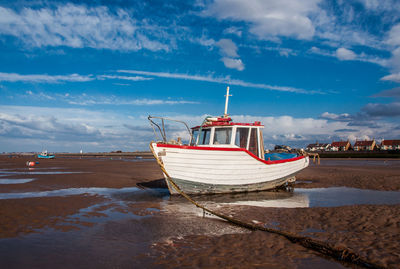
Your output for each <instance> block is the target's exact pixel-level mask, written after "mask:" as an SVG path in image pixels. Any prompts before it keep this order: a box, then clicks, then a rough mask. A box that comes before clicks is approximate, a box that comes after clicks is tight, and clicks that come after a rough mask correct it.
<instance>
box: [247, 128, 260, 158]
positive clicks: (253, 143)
mask: <svg viewBox="0 0 400 269" xmlns="http://www.w3.org/2000/svg"><path fill="white" fill-rule="evenodd" d="M249 151H250V152H251V153H253V154H254V155H256V156H258V143H257V129H256V128H252V130H251V132H250V143H249Z"/></svg>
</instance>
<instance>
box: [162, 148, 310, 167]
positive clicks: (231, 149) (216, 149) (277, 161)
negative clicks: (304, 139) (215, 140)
mask: <svg viewBox="0 0 400 269" xmlns="http://www.w3.org/2000/svg"><path fill="white" fill-rule="evenodd" d="M157 146H158V147H164V148H179V149H193V150H215V151H244V152H246V153H247V154H249V155H250V156H251V157H253V158H254V159H256V160H258V161H260V162H263V163H265V164H278V163H287V162H294V161H297V160H300V159H303V158H305V157H304V156H299V157H295V158H291V159H284V160H275V161H265V160H263V159H260V158H258V157H257V156H256V155H254V154H253V153H251V152H250V151H248V150H247V149H243V148H214V147H195V146H180V145H170V144H161V143H160V144H157Z"/></svg>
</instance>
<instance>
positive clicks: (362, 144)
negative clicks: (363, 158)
mask: <svg viewBox="0 0 400 269" xmlns="http://www.w3.org/2000/svg"><path fill="white" fill-rule="evenodd" d="M375 147H376V142H375V139H373V140H363V141H356V143H354V146H353V149H354V150H355V151H362V150H374V149H375Z"/></svg>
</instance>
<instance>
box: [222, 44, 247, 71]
mask: <svg viewBox="0 0 400 269" xmlns="http://www.w3.org/2000/svg"><path fill="white" fill-rule="evenodd" d="M216 45H217V47H219V50H220V54H221V56H222V58H221V61H222V62H223V63H224V65H225V67H227V68H231V69H236V70H238V71H243V70H244V64H243V62H242V60H241V59H239V58H238V57H239V54H238V53H237V51H238V47H237V46H236V44H235V43H233V41H232V40H230V39H221V40H219V41H218V42H217V43H216Z"/></svg>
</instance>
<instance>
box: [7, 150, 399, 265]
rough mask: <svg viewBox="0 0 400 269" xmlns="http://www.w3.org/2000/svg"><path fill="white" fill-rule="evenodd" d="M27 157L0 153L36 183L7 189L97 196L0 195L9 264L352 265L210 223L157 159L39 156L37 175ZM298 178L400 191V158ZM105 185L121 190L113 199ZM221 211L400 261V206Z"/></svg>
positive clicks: (338, 163) (304, 183) (307, 183)
mask: <svg viewBox="0 0 400 269" xmlns="http://www.w3.org/2000/svg"><path fill="white" fill-rule="evenodd" d="M28 160H31V161H32V160H34V159H32V158H27V157H19V158H9V157H7V156H1V157H0V169H1V170H0V179H2V178H7V179H10V180H12V179H23V178H34V180H33V181H31V182H28V183H23V184H2V185H0V193H26V192H31V193H36V192H48V191H54V190H64V189H71V188H74V189H76V188H78V189H79V188H95V189H93V193H90V194H75V195H73V194H71V195H61V196H54V197H37V198H21V199H0V267H2V268H26V267H30V268H54V267H59V268H70V267H72V266H74V267H78V268H83V267H84V268H87V267H96V268H109V267H116V268H132V267H135V266H141V267H146V268H176V267H183V268H185V267H186V268H193V267H195V268H196V267H198V268H217V267H228V268H244V267H249V268H268V267H270V268H319V267H322V266H324V267H326V268H343V267H349V266H350V265H348V264H341V263H338V262H337V261H334V260H332V259H330V258H328V257H325V256H323V255H320V254H318V253H315V252H313V251H311V250H307V249H305V248H303V247H301V246H299V245H296V244H293V243H291V242H290V241H288V240H286V239H284V238H282V237H279V236H277V235H273V234H268V233H265V232H254V231H248V230H246V229H243V228H240V227H236V226H234V225H231V224H228V223H226V222H224V221H221V220H219V219H216V218H212V217H205V218H203V217H202V215H201V214H202V212H198V211H196V208H195V207H194V206H192V205H191V204H188V203H187V202H185V201H184V200H182V199H180V198H177V197H170V196H169V195H168V193H167V190H166V189H161V188H162V187H165V186H164V184H163V181H162V180H161V179H162V173H161V171H160V169H159V168H158V167H157V164H156V163H155V162H154V161H143V160H136V159H117V160H115V158H114V159H113V160H111V159H107V158H102V159H101V158H98V159H95V158H91V159H89V158H88V159H85V158H84V159H73V158H57V159H54V160H34V161H39V164H38V165H36V166H35V167H34V169H33V170H29V169H28V168H27V167H26V164H25V163H26V161H28ZM7 171H9V172H10V171H12V172H19V173H14V174H10V173H8V174H7V173H6V172H7ZM52 171H53V172H54V173H50V172H52ZM1 172H3V173H1ZM32 172H35V174H32ZM40 172H44V173H40ZM61 172H65V173H61ZM67 172H68V173H67ZM72 172H73V173H72ZM297 178H298V183H297V184H296V186H295V188H297V187H301V188H322V187H324V188H326V187H341V186H346V187H351V188H359V189H369V190H382V191H400V160H364V161H363V160H359V159H357V160H353V159H352V160H348V159H342V160H337V159H335V160H333V159H332V160H326V159H322V162H321V165H320V166H316V165H311V166H310V167H309V168H307V169H306V170H304V171H303V172H301V173H300V174H299V175H298V177H297ZM135 187H137V189H136V188H135ZM99 188H100V189H99ZM104 188H110V190H113V194H112V195H111V194H110V195H104V193H106V191H107V189H104ZM115 188H117V189H120V188H131V189H132V188H133V189H132V191H131V189H127V190H128V191H121V192H115V191H114V189H115ZM154 188H156V189H154ZM121 190H124V189H121ZM97 191H98V192H99V193H97V194H96V192H97ZM114 192H115V193H114ZM218 199H220V198H218ZM211 206H215V205H211ZM216 208H217V209H218V210H219V211H221V212H224V213H226V214H230V215H232V216H235V217H237V218H239V219H241V220H244V221H248V222H255V223H258V224H259V225H266V226H268V227H272V228H277V229H282V230H285V231H290V232H293V233H297V234H301V235H307V236H311V237H313V238H317V239H320V240H324V241H328V242H330V243H332V244H335V245H338V246H346V247H349V248H351V249H353V250H354V251H356V252H358V253H360V254H361V255H362V256H364V257H367V258H369V259H371V260H375V261H377V262H379V263H381V264H383V265H385V266H389V267H393V268H395V267H396V266H397V265H398V264H399V262H400V235H399V234H400V232H399V231H400V214H399V213H400V205H398V204H396V205H380V204H378V205H347V206H340V207H312V208H266V207H258V206H244V205H222V206H221V205H218V207H216ZM37 257H42V259H38V258H37ZM351 267H353V268H354V266H351Z"/></svg>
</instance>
